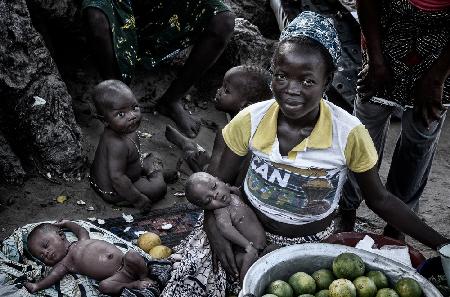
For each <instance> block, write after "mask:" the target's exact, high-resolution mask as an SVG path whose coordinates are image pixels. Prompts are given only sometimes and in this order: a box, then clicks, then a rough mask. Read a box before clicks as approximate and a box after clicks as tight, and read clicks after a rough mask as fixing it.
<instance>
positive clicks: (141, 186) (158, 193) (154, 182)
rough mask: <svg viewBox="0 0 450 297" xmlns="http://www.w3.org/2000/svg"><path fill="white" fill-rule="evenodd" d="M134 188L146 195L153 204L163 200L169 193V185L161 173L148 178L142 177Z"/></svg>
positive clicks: (153, 173) (156, 172)
mask: <svg viewBox="0 0 450 297" xmlns="http://www.w3.org/2000/svg"><path fill="white" fill-rule="evenodd" d="M134 186H135V187H136V188H137V189H138V190H139V191H140V192H141V193H143V194H144V195H146V196H147V197H148V198H149V199H150V200H151V202H156V201H158V200H161V199H162V198H164V196H165V195H166V193H167V185H166V183H165V181H164V176H163V174H162V172H161V171H155V172H152V173H151V174H150V175H148V176H147V177H141V178H140V179H138V180H137V181H135V182H134Z"/></svg>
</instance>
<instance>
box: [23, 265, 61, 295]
mask: <svg viewBox="0 0 450 297" xmlns="http://www.w3.org/2000/svg"><path fill="white" fill-rule="evenodd" d="M67 272H68V270H67V267H66V266H64V264H61V263H58V264H56V265H55V266H54V267H53V269H52V271H50V273H49V275H47V276H46V277H44V278H43V279H41V280H40V281H38V282H36V283H31V282H27V283H25V284H24V286H25V288H27V290H28V292H30V293H35V292H37V291H40V290H43V289H47V288H48V287H50V286H52V285H54V284H56V283H57V282H58V281H59V280H61V279H62V278H63V277H64V275H66V274H67Z"/></svg>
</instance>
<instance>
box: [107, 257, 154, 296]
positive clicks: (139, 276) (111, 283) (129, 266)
mask: <svg viewBox="0 0 450 297" xmlns="http://www.w3.org/2000/svg"><path fill="white" fill-rule="evenodd" d="M147 275H148V269H147V265H146V263H145V261H144V258H143V257H142V256H141V255H140V254H139V253H138V252H136V251H133V250H130V251H128V252H127V253H126V254H125V255H124V257H123V266H122V267H121V269H119V270H118V271H117V272H116V273H115V274H114V275H113V276H111V277H109V278H107V279H105V280H103V281H101V282H100V285H99V290H100V292H102V293H105V294H119V293H120V291H121V290H122V289H123V288H129V289H144V288H146V287H149V286H152V285H156V282H155V281H152V280H151V279H150V278H148V276H147Z"/></svg>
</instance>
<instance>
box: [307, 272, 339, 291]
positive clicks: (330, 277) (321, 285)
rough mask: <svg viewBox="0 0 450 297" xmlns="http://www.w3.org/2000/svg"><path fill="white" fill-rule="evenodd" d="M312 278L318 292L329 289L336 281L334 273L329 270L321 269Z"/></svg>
mask: <svg viewBox="0 0 450 297" xmlns="http://www.w3.org/2000/svg"><path fill="white" fill-rule="evenodd" d="M311 276H312V278H313V279H314V280H315V281H316V286H317V290H324V289H328V287H329V286H330V285H331V283H332V282H333V281H334V280H335V277H334V274H333V272H332V271H331V270H329V269H319V270H317V271H315V272H314V273H313V274H312V275H311Z"/></svg>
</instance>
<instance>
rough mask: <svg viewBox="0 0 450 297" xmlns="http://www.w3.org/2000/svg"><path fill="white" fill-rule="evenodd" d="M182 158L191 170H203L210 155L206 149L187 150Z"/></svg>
mask: <svg viewBox="0 0 450 297" xmlns="http://www.w3.org/2000/svg"><path fill="white" fill-rule="evenodd" d="M184 160H185V161H186V163H187V164H188V166H189V168H190V169H191V170H192V172H200V171H205V170H206V166H207V165H208V164H209V161H210V160H211V157H210V156H209V155H208V153H207V152H206V151H187V152H185V153H184Z"/></svg>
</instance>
